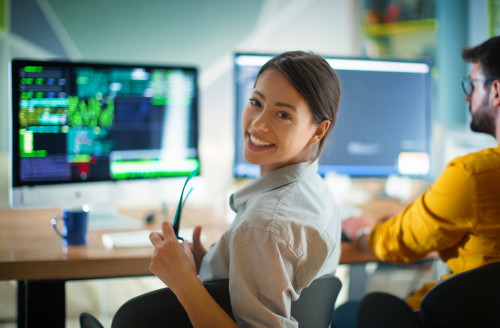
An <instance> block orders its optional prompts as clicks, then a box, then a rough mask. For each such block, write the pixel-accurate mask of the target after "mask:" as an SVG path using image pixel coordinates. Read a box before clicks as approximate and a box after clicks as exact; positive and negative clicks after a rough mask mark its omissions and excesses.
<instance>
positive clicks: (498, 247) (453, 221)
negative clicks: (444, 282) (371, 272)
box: [370, 145, 500, 309]
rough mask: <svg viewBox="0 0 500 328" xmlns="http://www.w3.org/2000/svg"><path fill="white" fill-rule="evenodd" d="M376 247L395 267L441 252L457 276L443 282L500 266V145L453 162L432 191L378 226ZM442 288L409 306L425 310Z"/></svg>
mask: <svg viewBox="0 0 500 328" xmlns="http://www.w3.org/2000/svg"><path fill="white" fill-rule="evenodd" d="M370 247H371V248H372V250H373V252H374V253H375V255H376V256H377V258H379V259H380V260H381V261H385V262H395V263H408V262H413V261H415V260H418V259H421V258H423V257H424V256H425V255H426V254H428V253H429V252H431V251H438V252H439V256H440V257H441V259H442V260H443V261H444V262H446V264H447V266H448V267H449V269H450V271H451V274H449V275H445V276H443V277H441V279H445V278H448V277H449V276H451V275H453V274H457V273H461V272H464V271H467V270H471V269H474V268H477V267H480V266H483V265H486V264H489V263H493V262H500V145H499V146H498V147H497V148H488V149H484V150H481V151H479V152H476V153H472V154H468V155H465V156H463V157H458V158H456V159H454V160H453V161H451V162H450V163H449V164H448V165H447V166H446V168H445V169H444V171H443V173H442V174H441V176H440V177H439V178H438V179H436V181H435V183H434V184H433V185H432V187H431V188H429V190H428V191H426V192H425V193H424V194H422V195H421V196H420V197H419V198H418V199H417V200H415V201H414V202H413V203H411V204H409V205H408V206H407V207H406V208H405V209H404V210H403V211H402V212H401V213H400V214H398V215H396V216H394V217H392V218H390V219H389V220H387V221H384V222H380V223H378V224H377V225H376V226H375V228H374V229H373V231H372V233H371V235H370ZM436 283H437V282H436ZM436 283H430V284H426V285H424V286H423V287H422V288H421V289H420V290H418V291H417V292H415V293H414V294H413V295H411V296H410V297H408V298H407V300H406V302H407V303H408V304H409V305H410V306H411V307H412V308H413V309H419V308H420V302H421V300H422V298H423V296H424V295H425V293H426V292H427V291H428V290H429V289H430V288H432V287H433V286H434V285H435V284H436Z"/></svg>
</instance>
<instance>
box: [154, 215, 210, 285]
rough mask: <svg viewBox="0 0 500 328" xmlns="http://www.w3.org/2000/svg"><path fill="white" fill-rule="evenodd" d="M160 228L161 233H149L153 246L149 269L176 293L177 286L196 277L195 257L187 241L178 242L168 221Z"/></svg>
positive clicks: (188, 282) (186, 283)
mask: <svg viewBox="0 0 500 328" xmlns="http://www.w3.org/2000/svg"><path fill="white" fill-rule="evenodd" d="M161 229H162V233H159V232H152V233H151V234H150V235H149V240H151V243H152V244H153V246H154V248H155V249H154V253H153V256H152V257H151V264H150V265H149V269H150V270H151V272H152V273H153V274H154V275H155V276H157V277H158V278H159V279H160V280H161V281H163V283H165V285H167V286H168V287H169V288H170V289H172V291H173V292H174V293H177V292H178V290H179V288H181V287H182V286H186V285H188V284H190V283H191V282H192V281H193V279H198V276H197V273H196V264H195V259H194V257H193V253H192V252H191V247H190V246H189V245H188V243H187V242H183V243H182V244H179V241H178V240H177V237H176V236H175V234H174V230H173V228H172V224H171V223H170V222H163V223H162V225H161ZM200 230H201V229H200ZM198 239H199V237H198Z"/></svg>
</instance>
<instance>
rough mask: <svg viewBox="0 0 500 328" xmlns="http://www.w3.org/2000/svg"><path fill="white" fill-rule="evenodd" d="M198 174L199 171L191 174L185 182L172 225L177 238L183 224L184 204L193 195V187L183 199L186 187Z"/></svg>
mask: <svg viewBox="0 0 500 328" xmlns="http://www.w3.org/2000/svg"><path fill="white" fill-rule="evenodd" d="M196 172H197V170H194V171H193V172H191V174H189V176H188V177H187V179H186V181H185V182H184V186H183V187H182V191H181V197H180V199H179V203H178V204H177V210H176V211H175V217H174V222H173V223H172V227H173V229H174V233H175V235H176V236H177V238H179V226H180V222H181V213H182V208H183V207H184V204H185V203H186V200H187V198H188V197H189V195H190V194H191V191H193V187H191V189H189V192H188V193H187V195H186V197H185V198H183V196H184V189H185V188H186V185H187V183H188V182H189V180H191V178H192V177H194V176H195V174H196Z"/></svg>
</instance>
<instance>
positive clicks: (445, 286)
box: [419, 262, 500, 327]
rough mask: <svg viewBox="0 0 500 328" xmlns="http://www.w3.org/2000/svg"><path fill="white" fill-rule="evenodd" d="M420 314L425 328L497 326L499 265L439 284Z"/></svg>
mask: <svg viewBox="0 0 500 328" xmlns="http://www.w3.org/2000/svg"><path fill="white" fill-rule="evenodd" d="M419 315H420V320H421V321H422V323H423V325H424V327H444V326H446V327H463V326H467V327H500V262H499V263H493V264H488V265H485V266H482V267H480V268H477V269H473V270H470V271H466V272H463V273H460V274H457V275H454V276H452V277H450V278H448V279H446V280H443V281H441V282H440V283H439V284H437V285H436V286H434V288H432V289H431V290H430V291H429V292H428V293H427V294H426V295H425V297H424V298H423V299H422V304H421V309H420V314H419Z"/></svg>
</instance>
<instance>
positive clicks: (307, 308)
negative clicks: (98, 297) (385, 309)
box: [111, 275, 342, 328]
mask: <svg viewBox="0 0 500 328" xmlns="http://www.w3.org/2000/svg"><path fill="white" fill-rule="evenodd" d="M204 285H205V287H206V289H207V290H208V292H209V293H210V295H212V297H213V298H214V299H215V301H216V302H217V303H218V304H219V305H220V306H221V307H222V308H223V309H224V311H226V313H228V314H229V315H230V316H231V317H232V318H233V319H234V316H233V313H232V310H231V301H230V298H229V283H228V280H220V281H214V282H207V283H204ZM341 287H342V284H341V282H340V280H339V279H338V278H337V277H335V276H334V275H327V276H323V277H320V278H318V279H316V280H314V281H313V282H312V283H311V285H310V286H309V287H307V288H304V290H303V291H302V293H301V295H300V298H299V299H298V300H297V301H295V302H292V309H291V312H292V316H293V317H294V318H295V320H297V321H298V322H299V327H300V328H309V327H314V328H321V327H325V328H326V327H329V326H330V318H331V315H332V313H333V309H334V305H335V301H336V300H337V296H338V294H339V291H340V288H341ZM111 327H112V328H128V327H130V328H133V327H150V328H156V327H158V328H160V327H162V328H164V327H191V324H190V321H189V318H188V316H187V314H186V312H185V311H184V309H183V308H182V305H181V304H180V303H179V302H178V301H177V298H176V297H175V295H174V293H172V291H171V290H170V289H168V288H163V289H159V290H155V291H152V292H149V293H146V294H143V295H139V296H137V297H134V298H132V299H130V300H128V301H127V302H125V303H124V304H123V305H122V306H121V307H120V308H119V309H118V311H117V312H116V314H115V315H114V317H113V321H112V323H111Z"/></svg>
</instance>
